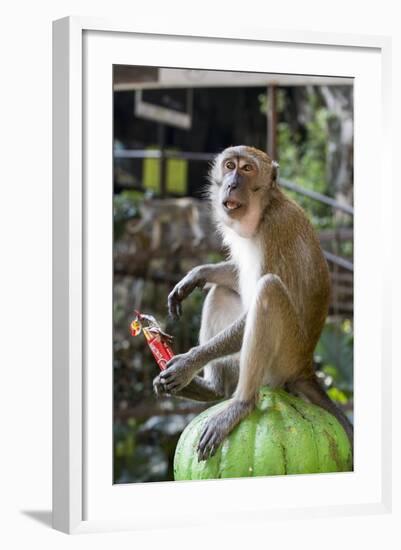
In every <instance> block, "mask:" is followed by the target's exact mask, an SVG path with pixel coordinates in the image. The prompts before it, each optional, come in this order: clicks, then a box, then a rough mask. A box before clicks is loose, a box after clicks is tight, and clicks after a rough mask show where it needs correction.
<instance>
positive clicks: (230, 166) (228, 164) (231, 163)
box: [226, 160, 235, 170]
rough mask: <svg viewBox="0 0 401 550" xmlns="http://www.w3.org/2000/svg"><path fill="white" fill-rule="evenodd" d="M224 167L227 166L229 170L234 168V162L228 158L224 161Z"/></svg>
mask: <svg viewBox="0 0 401 550" xmlns="http://www.w3.org/2000/svg"><path fill="white" fill-rule="evenodd" d="M226 168H228V169H229V170H234V168H235V164H234V163H233V162H232V161H231V160H228V161H227V162H226Z"/></svg>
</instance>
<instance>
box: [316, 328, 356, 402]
mask: <svg viewBox="0 0 401 550" xmlns="http://www.w3.org/2000/svg"><path fill="white" fill-rule="evenodd" d="M315 362H316V364H317V365H318V373H319V375H320V376H321V378H322V379H323V381H324V384H325V386H326V388H327V392H328V394H329V396H330V397H331V399H332V400H333V401H336V402H337V403H339V404H340V405H347V404H348V403H350V402H351V401H352V398H353V386H354V384H353V380H354V369H353V365H354V333H353V324H352V321H351V320H350V319H345V320H342V321H340V322H335V321H334V320H330V319H329V320H328V321H327V323H326V326H325V327H324V329H323V332H322V334H321V336H320V339H319V342H318V345H317V346H316V350H315Z"/></svg>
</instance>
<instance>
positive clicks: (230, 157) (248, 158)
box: [221, 154, 259, 167]
mask: <svg viewBox="0 0 401 550" xmlns="http://www.w3.org/2000/svg"><path fill="white" fill-rule="evenodd" d="M228 160H237V161H239V162H240V161H241V160H245V161H247V162H251V163H253V164H255V166H257V167H259V162H258V159H256V158H255V157H253V156H251V155H235V154H232V155H226V156H224V157H223V158H222V160H221V162H222V164H224V163H225V162H227V161H228Z"/></svg>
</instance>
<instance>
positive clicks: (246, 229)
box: [210, 146, 274, 238]
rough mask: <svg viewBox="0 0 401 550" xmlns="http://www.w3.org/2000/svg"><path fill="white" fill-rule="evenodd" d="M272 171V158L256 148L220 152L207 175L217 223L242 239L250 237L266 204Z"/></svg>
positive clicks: (233, 148) (242, 147)
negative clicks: (228, 228)
mask: <svg viewBox="0 0 401 550" xmlns="http://www.w3.org/2000/svg"><path fill="white" fill-rule="evenodd" d="M273 168H274V165H273V163H272V161H271V159H270V158H269V157H268V156H267V155H266V154H265V153H263V152H262V151H259V150H258V149H254V148H252V147H246V146H237V147H230V148H228V149H226V150H225V151H223V152H222V153H221V154H220V155H219V156H218V157H217V158H216V160H215V163H214V165H213V168H212V171H211V174H210V180H211V183H212V188H211V193H210V194H211V200H212V206H213V209H214V213H215V216H216V218H217V220H218V221H219V222H221V223H223V224H224V225H226V226H228V227H230V228H232V229H233V230H234V231H235V232H236V233H238V234H239V235H240V236H242V237H246V238H249V237H252V236H253V235H254V234H255V232H256V230H257V228H258V225H259V222H260V220H261V217H262V214H263V212H264V209H265V207H266V205H267V203H268V196H269V190H270V189H271V187H272V181H273V180H272V170H273Z"/></svg>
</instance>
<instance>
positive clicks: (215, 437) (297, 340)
mask: <svg viewBox="0 0 401 550" xmlns="http://www.w3.org/2000/svg"><path fill="white" fill-rule="evenodd" d="M303 341H304V339H303V335H302V331H301V329H300V327H299V324H298V321H297V315H296V312H295V310H294V307H293V305H292V303H291V300H290V298H289V295H288V293H287V289H286V287H285V286H284V284H283V283H282V281H281V279H280V278H279V277H277V276H275V275H271V274H268V275H265V276H264V277H262V278H261V279H260V281H259V283H258V286H257V290H256V297H255V300H254V302H253V304H252V306H251V308H250V310H249V312H248V316H247V319H246V323H245V331H244V338H243V344H242V348H241V358H240V372H239V381H238V386H237V389H236V391H235V394H234V398H233V400H232V401H231V402H230V403H229V404H228V405H227V407H226V408H225V409H224V410H223V411H221V412H220V413H218V414H217V415H216V416H214V417H213V418H211V419H210V420H209V421H208V422H207V423H206V425H205V427H204V429H203V432H202V434H201V438H200V441H199V446H198V458H199V460H205V459H207V458H208V457H209V456H212V455H213V454H214V453H215V452H216V450H217V448H218V446H219V445H220V444H221V442H222V441H223V440H224V439H225V438H226V437H227V435H228V434H229V433H230V432H231V431H232V430H233V429H234V427H235V426H236V425H237V424H238V423H239V422H240V421H241V420H242V419H243V418H244V417H245V416H247V415H248V414H249V413H250V412H251V411H252V409H253V408H254V406H255V401H256V398H257V395H258V390H259V388H260V386H261V385H262V384H269V385H271V386H273V387H274V386H280V385H282V384H284V383H285V382H286V381H287V380H291V379H293V378H294V377H297V376H298V374H299V372H302V369H304V368H305V365H306V363H307V357H306V353H305V352H304V345H303Z"/></svg>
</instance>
